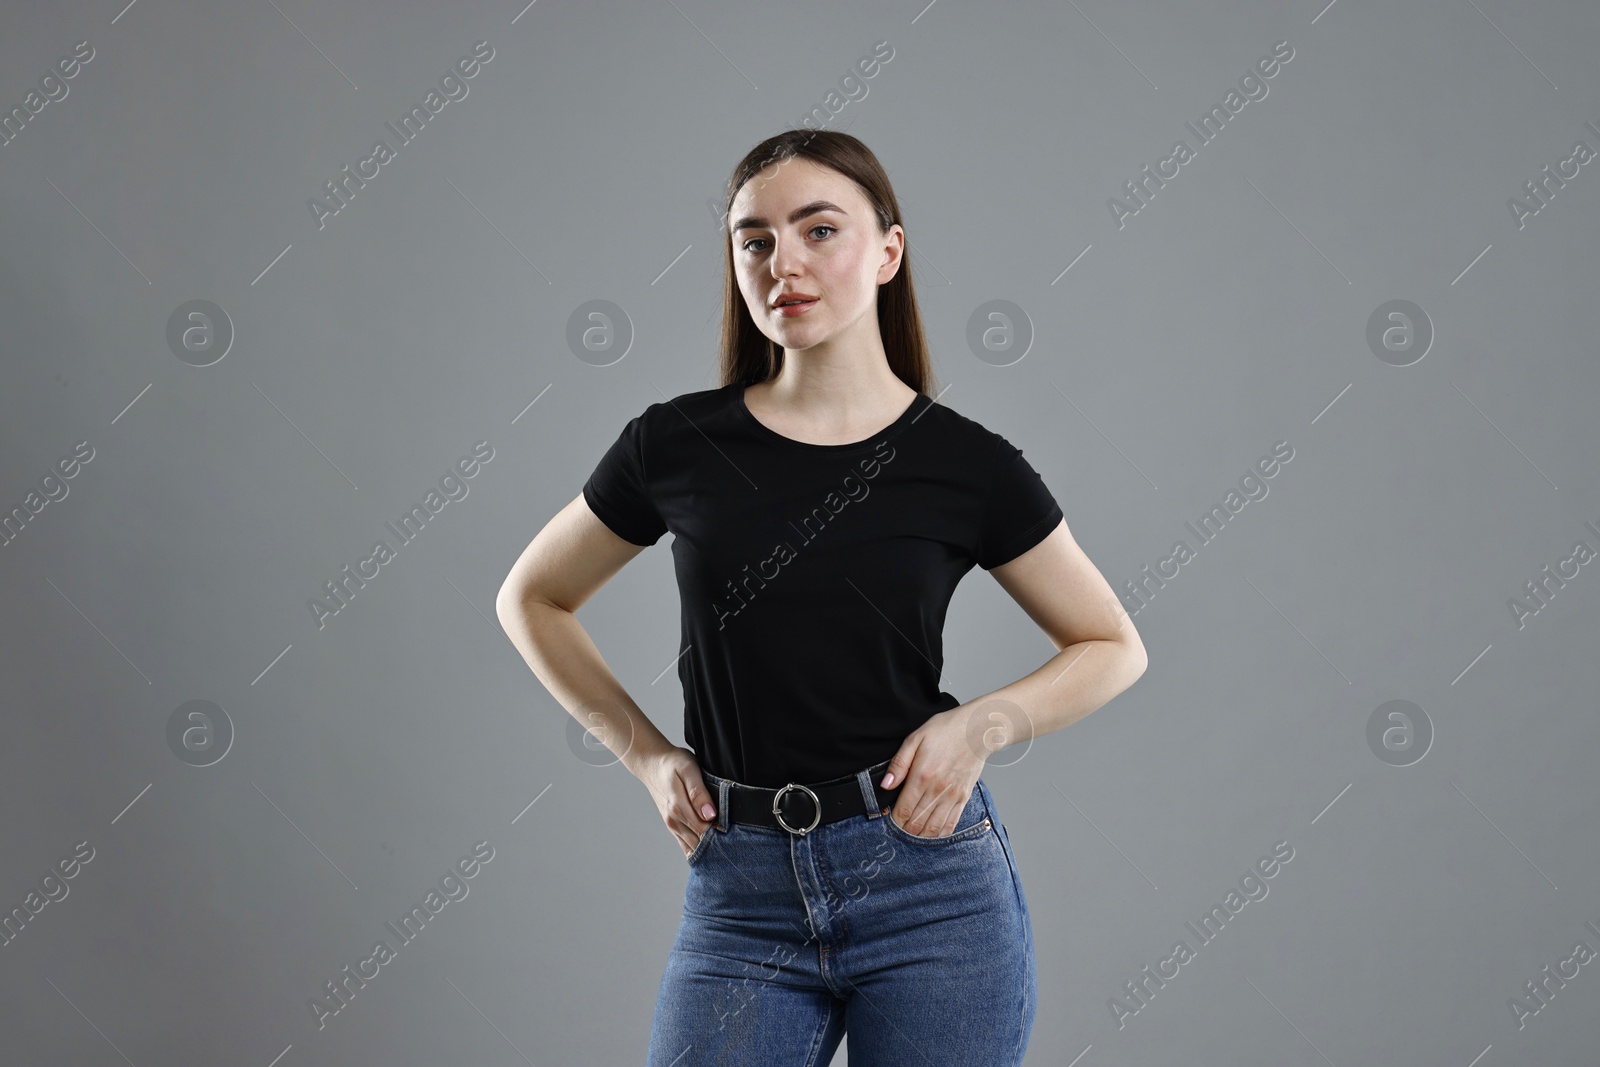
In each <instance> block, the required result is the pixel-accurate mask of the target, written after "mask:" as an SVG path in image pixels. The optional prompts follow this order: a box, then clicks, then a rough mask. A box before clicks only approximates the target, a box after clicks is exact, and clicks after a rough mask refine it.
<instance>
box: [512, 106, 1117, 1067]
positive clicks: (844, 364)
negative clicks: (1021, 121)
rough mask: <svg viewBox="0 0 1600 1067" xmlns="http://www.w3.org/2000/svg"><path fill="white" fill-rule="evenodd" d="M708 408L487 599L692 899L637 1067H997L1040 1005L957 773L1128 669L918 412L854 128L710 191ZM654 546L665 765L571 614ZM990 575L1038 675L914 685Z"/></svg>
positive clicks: (1022, 526) (1020, 483) (1058, 559)
mask: <svg viewBox="0 0 1600 1067" xmlns="http://www.w3.org/2000/svg"><path fill="white" fill-rule="evenodd" d="M726 206H727V215H726V221H727V226H728V229H727V235H728V239H727V241H726V243H725V244H724V266H725V269H726V284H725V286H724V298H723V309H724V313H723V328H722V365H721V372H722V373H721V378H722V381H723V383H724V384H723V385H722V386H721V387H720V388H716V389H706V390H701V391H698V392H691V393H685V394H682V395H680V396H677V397H674V398H673V399H672V400H670V401H668V402H665V403H657V404H651V405H650V406H649V407H648V408H647V409H646V410H645V411H644V412H643V414H641V415H639V416H637V417H635V418H634V419H632V420H631V421H629V422H628V423H627V425H626V426H625V427H624V428H623V430H622V433H621V435H620V436H619V437H618V438H617V440H616V442H615V444H613V445H612V446H611V448H610V450H609V451H607V452H606V454H605V456H604V457H603V458H602V459H601V461H600V463H599V465H598V466H597V467H596V468H595V469H594V472H593V474H592V475H591V476H590V478H589V479H588V481H587V482H586V483H585V484H584V486H583V491H582V492H581V493H580V494H579V495H578V496H577V497H576V498H574V499H573V501H572V502H571V503H570V504H568V505H567V506H566V508H564V509H563V510H562V511H561V512H560V513H559V514H558V515H556V516H555V518H553V519H552V520H551V521H550V523H549V524H548V525H547V526H546V527H545V528H544V529H543V530H542V531H540V533H539V535H538V536H537V537H536V538H534V540H533V542H532V543H531V544H530V545H529V546H528V548H527V550H526V551H524V552H523V554H522V556H521V558H520V559H518V561H517V563H516V565H515V566H514V567H513V568H512V571H511V574H510V575H509V576H508V577H507V579H506V582H505V585H504V587H503V588H502V589H501V591H500V596H499V599H498V602H497V608H498V612H499V616H500V619H501V622H502V624H503V625H504V626H505V628H506V631H507V633H508V634H509V635H510V637H511V639H512V641H513V642H514V643H515V644H516V646H517V648H518V649H519V650H520V651H521V652H522V654H523V656H524V657H525V658H526V659H527V661H528V664H529V666H530V667H531V668H532V669H533V671H534V673H535V674H536V675H537V676H538V678H539V680H540V681H541V682H542V683H543V684H544V685H545V686H546V687H547V688H549V690H550V691H551V693H552V695H553V696H554V697H555V698H556V699H557V700H558V701H559V702H560V703H561V704H562V706H563V707H565V708H567V709H568V710H569V711H571V712H572V714H574V715H575V716H578V717H579V721H581V722H584V725H585V726H587V727H589V728H590V729H592V730H593V731H594V732H595V734H596V736H598V737H600V738H601V740H603V741H604V742H605V743H606V744H607V745H608V746H609V747H611V748H612V750H613V751H614V752H616V753H617V755H618V757H619V758H620V760H621V761H622V762H623V763H624V765H626V766H627V768H628V769H629V770H630V771H631V772H632V773H633V774H634V775H635V776H636V777H638V778H639V780H640V781H641V782H643V783H644V785H645V787H646V788H647V789H648V790H649V792H650V794H651V796H652V797H653V798H654V800H655V804H656V808H657V810H658V811H659V812H660V814H661V819H662V822H663V824H664V825H665V827H666V829H667V831H668V832H669V833H671V834H672V835H673V837H674V838H675V839H676V840H677V841H678V843H679V846H680V847H681V848H682V849H683V850H684V853H685V856H686V857H687V863H688V887H687V891H686V895H685V900H684V907H683V920H682V924H681V925H680V927H679V930H678V934H677V940H676V943H675V944H674V946H673V949H672V952H671V955H670V956H669V957H668V960H667V964H666V969H665V973H664V974H663V976H662V980H661V986H660V992H659V995H658V1000H657V1004H656V1011H655V1019H654V1023H653V1026H652V1030H651V1035H650V1048H649V1054H648V1058H649V1064H650V1065H651V1067H667V1065H668V1064H671V1065H673V1067H694V1065H705V1064H713V1063H716V1064H723V1063H731V1064H748V1065H761V1067H767V1065H789V1064H792V1065H795V1067H800V1065H802V1064H803V1065H805V1067H813V1065H821V1064H826V1063H828V1062H829V1060H830V1059H831V1058H832V1056H833V1053H834V1051H835V1049H836V1048H837V1047H838V1044H839V1042H840V1040H841V1038H842V1037H843V1035H844V1034H845V1032H846V1031H848V1034H849V1049H850V1062H851V1067H887V1065H891V1064H896V1065H898V1064H917V1065H922V1067H933V1065H945V1064H949V1065H960V1067H974V1065H983V1067H999V1065H1014V1064H1020V1063H1021V1062H1022V1056H1023V1052H1024V1050H1025V1049H1026V1047H1027V1043H1028V1037H1029V1034H1030V1033H1031V1031H1032V1027H1033V1019H1034V1011H1035V999H1036V998H1035V990H1036V978H1035V968H1034V955H1033V939H1032V929H1031V926H1030V923H1029V918H1028V907H1027V902H1026V897H1025V896H1024V894H1023V891H1022V884H1021V880H1020V876H1019V874H1018V869H1017V863H1016V858H1015V855H1014V854H1013V852H1012V850H1011V842H1010V838H1009V837H1008V836H1007V834H1006V832H1005V827H1004V825H1003V824H1002V823H1001V821H1000V812H999V808H998V807H997V806H996V804H995V800H994V797H993V796H992V795H991V794H990V792H989V789H988V786H987V785H986V784H985V782H984V781H983V779H982V778H980V777H979V775H980V773H981V771H982V769H983V766H984V763H985V761H986V760H987V758H988V757H989V755H991V754H992V753H993V752H994V751H995V750H997V749H998V748H1000V747H1003V746H1005V745H1009V744H1012V743H1014V742H1018V741H1031V740H1032V738H1034V737H1037V736H1039V735H1042V734H1046V733H1049V732H1051V731H1053V730H1059V729H1061V728H1063V727H1065V726H1067V725H1070V724H1071V723H1073V722H1075V721H1077V720H1078V719H1080V718H1082V717H1083V716H1085V715H1087V714H1089V713H1090V712H1091V711H1093V710H1094V709H1096V708H1098V707H1100V706H1101V705H1103V704H1105V703H1106V702H1107V701H1109V700H1110V699H1111V698H1112V697H1114V696H1116V695H1117V694H1118V693H1120V692H1122V691H1123V690H1124V689H1126V688H1127V687H1128V686H1129V685H1131V684H1133V682H1134V681H1135V680H1136V679H1137V678H1138V677H1139V675H1140V674H1142V673H1143V671H1144V668H1145V653H1144V647H1143V645H1142V643H1141V642H1140V640H1139V636H1138V634H1137V633H1136V632H1135V631H1134V629H1133V626H1132V625H1131V624H1130V623H1129V621H1128V619H1127V618H1126V616H1125V615H1123V614H1122V613H1121V612H1120V609H1119V606H1118V602H1117V599H1116V597H1115V595H1114V594H1113V593H1112V590H1111V587H1110V586H1109V585H1108V584H1107V583H1106V580H1105V579H1104V578H1103V577H1102V576H1101V575H1100V572H1099V571H1098V570H1096V568H1095V567H1094V565H1093V564H1092V563H1091V562H1090V561H1089V560H1088V558H1087V557H1085V555H1084V554H1083V552H1082V551H1081V550H1080V549H1079V547H1078V545H1077V544H1076V542H1075V541H1074V540H1073V538H1072V535H1071V533H1070V532H1069V531H1068V529H1067V525H1066V523H1065V521H1064V520H1063V517H1062V512H1061V509H1060V507H1059V506H1058V505H1057V503H1056V501H1055V499H1054V497H1053V496H1052V495H1051V493H1050V491H1049V489H1047V488H1046V487H1045V484H1044V482H1043V480H1042V479H1041V478H1040V477H1039V475H1038V473H1037V472H1036V471H1035V470H1034V469H1033V467H1032V466H1031V465H1030V464H1029V463H1028V462H1027V460H1025V459H1024V458H1023V457H1022V453H1021V451H1020V450H1019V449H1017V448H1016V447H1014V446H1013V445H1011V444H1010V442H1008V441H1007V440H1006V439H1005V438H1004V437H1002V436H1001V435H999V434H997V433H994V432H993V431H990V430H988V429H986V428H985V427H983V426H982V425H980V424H979V423H977V422H975V421H973V420H971V419H968V418H966V417H965V416H962V415H960V414H957V413H956V412H955V411H952V410H950V409H949V408H946V407H944V406H942V405H940V404H937V403H935V402H934V401H933V400H932V399H931V398H930V395H929V390H930V386H931V374H930V369H929V357H928V351H927V346H926V342H925V340H924V335H923V330H922V322H921V318H920V316H919V314H918V310H917V303H916V296H915V293H914V291H913V289H912V285H911V271H910V265H909V264H908V263H907V262H905V260H904V254H905V232H904V229H903V227H902V226H901V224H900V217H901V216H900V208H899V204H898V203H897V202H896V199H895V195H894V191H893V189H892V188H891V187H890V184H889V180H888V177H887V175H886V174H885V173H884V170H883V168H882V166H881V165H880V164H879V162H878V160H877V158H876V157H875V156H874V155H873V154H872V152H871V151H870V150H869V149H868V148H867V147H866V146H865V145H864V144H862V143H861V142H860V141H859V140H857V139H856V138H854V137H851V136H849V135H848V134H843V133H837V132H832V131H814V130H793V131H789V132H786V133H783V134H780V135H778V136H776V137H772V138H769V139H768V140H766V141H763V142H762V143H761V144H759V145H757V146H756V147H755V148H754V149H752V150H751V151H750V153H749V154H748V155H746V157H745V158H744V159H743V160H741V161H740V163H739V165H738V167H736V168H735V169H734V172H733V176H732V180H731V181H730V182H729V184H728V199H727V204H726ZM668 531H670V532H671V533H672V534H673V535H674V538H673V542H672V554H673V558H674V562H675V564H676V571H677V579H678V586H679V592H680V596H681V598H682V629H683V647H684V651H683V653H682V655H681V657H680V658H679V661H678V676H679V679H680V680H681V682H682V685H683V693H684V699H685V705H686V706H685V709H684V735H685V739H686V740H687V742H688V746H689V747H687V748H680V747H677V746H675V745H673V744H672V743H671V742H670V741H668V740H667V739H666V738H665V736H663V735H662V733H661V732H660V731H659V730H658V729H656V728H655V727H654V725H652V724H651V722H650V720H649V719H648V718H647V717H646V716H645V715H644V713H643V712H642V711H641V710H640V709H639V707H638V705H637V704H635V703H634V702H633V700H632V699H631V698H630V697H629V696H628V694H627V693H626V692H625V691H624V690H623V688H622V686H621V684H620V683H618V681H617V680H616V678H615V677H614V676H613V675H612V673H611V671H610V670H609V669H608V668H607V666H606V664H605V662H604V660H603V659H602V658H601V656H600V653H599V652H598V650H597V649H596V648H595V646H594V643H593V642H592V641H590V639H589V636H588V634H587V633H585V631H584V630H583V628H582V627H581V626H580V625H579V624H578V621H577V619H576V617H575V616H574V612H576V610H577V609H578V607H579V606H581V605H582V604H583V603H584V602H585V601H586V600H588V599H589V598H590V597H591V596H592V595H593V594H594V593H595V591H596V590H598V589H599V588H600V587H601V586H602V585H604V584H605V583H606V582H607V581H608V580H609V579H610V578H611V577H612V576H613V575H614V574H616V573H617V571H618V570H619V569H621V567H622V566H623V565H624V564H625V563H627V562H628V561H629V560H630V559H632V558H633V557H634V556H636V555H637V554H638V553H639V552H640V551H642V550H643V548H644V547H645V546H648V545H652V544H654V543H655V542H656V541H657V540H659V539H660V537H661V535H662V534H664V533H666V532H668ZM974 565H976V566H978V567H981V568H983V569H984V570H986V571H988V572H989V573H990V574H991V575H993V576H994V578H995V580H996V581H998V582H999V583H1000V585H1001V587H1002V588H1004V589H1005V590H1006V592H1007V593H1009V594H1010V595H1011V596H1012V597H1013V598H1014V599H1015V600H1016V601H1017V603H1018V604H1019V605H1020V606H1021V607H1022V609H1023V611H1025V612H1026V613H1027V614H1028V615H1029V616H1030V617H1031V618H1032V619H1033V620H1034V621H1035V622H1036V623H1038V625H1039V626H1040V628H1041V629H1043V630H1044V632H1045V634H1046V635H1047V636H1048V637H1049V638H1050V640H1051V641H1052V643H1053V644H1054V645H1055V646H1056V648H1057V649H1058V650H1059V651H1058V652H1057V654H1056V655H1055V656H1054V657H1053V658H1051V659H1050V660H1049V661H1047V662H1046V663H1045V664H1044V665H1043V666H1041V667H1040V668H1039V669H1038V670H1036V671H1034V672H1033V673H1031V674H1029V675H1028V676H1027V677H1025V678H1022V679H1019V680H1018V681H1015V682H1013V683H1011V684H1010V685H1007V686H1004V687H1002V688H1000V689H997V690H995V691H994V692H992V693H988V694H986V695H984V696H981V697H978V698H976V699H974V700H972V701H969V702H966V703H962V702H961V701H960V700H959V699H958V698H956V697H955V696H953V695H951V694H949V693H945V692H942V691H941V690H940V689H939V678H940V673H941V668H942V664H943V659H944V655H943V647H942V639H941V632H942V630H943V626H944V618H945V610H946V608H947V606H948V605H949V602H950V598H951V595H952V594H953V593H954V591H955V587H956V584H957V582H959V581H960V579H961V577H962V576H963V575H964V574H965V573H966V572H967V571H969V570H971V569H972V567H973V566H974Z"/></svg>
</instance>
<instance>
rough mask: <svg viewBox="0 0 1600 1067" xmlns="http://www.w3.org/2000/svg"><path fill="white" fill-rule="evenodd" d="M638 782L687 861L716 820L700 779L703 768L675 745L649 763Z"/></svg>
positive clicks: (702, 781)
mask: <svg viewBox="0 0 1600 1067" xmlns="http://www.w3.org/2000/svg"><path fill="white" fill-rule="evenodd" d="M639 780H640V781H641V782H643V783H644V787H645V788H646V789H648V790H650V796H651V797H652V798H653V799H654V800H655V802H656V809H657V810H658V811H660V812H661V821H662V822H663V823H665V824H666V826H667V830H668V831H669V832H670V833H671V834H672V836H673V837H674V838H676V839H677V841H678V847H679V848H681V849H683V854H684V856H685V857H686V858H687V857H688V855H689V854H690V853H691V852H693V851H694V849H695V846H696V845H698V844H699V843H700V837H701V835H703V834H704V833H705V832H706V830H707V829H708V828H709V827H710V826H711V823H712V822H713V821H714V820H715V819H716V817H717V812H716V807H717V806H716V803H715V802H714V801H713V800H712V799H711V794H710V792H709V791H707V789H706V784H705V781H704V780H703V779H702V778H701V777H700V764H699V763H698V762H697V761H696V760H695V757H694V753H693V752H690V751H689V750H688V749H686V748H681V747H679V746H677V745H674V746H672V747H671V748H669V749H667V750H666V751H665V752H663V753H662V754H661V755H659V756H657V757H655V758H654V759H651V760H649V761H648V762H646V763H645V764H644V765H643V766H642V767H641V769H640V773H639ZM702 808H703V809H704V812H703V811H702V810H701V809H702ZM705 812H709V813H710V814H705Z"/></svg>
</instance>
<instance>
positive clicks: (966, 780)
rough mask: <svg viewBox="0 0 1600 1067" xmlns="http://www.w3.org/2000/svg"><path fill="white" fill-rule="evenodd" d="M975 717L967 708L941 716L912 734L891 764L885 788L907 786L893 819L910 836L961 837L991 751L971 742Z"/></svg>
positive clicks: (896, 800) (940, 714) (891, 813)
mask: <svg viewBox="0 0 1600 1067" xmlns="http://www.w3.org/2000/svg"><path fill="white" fill-rule="evenodd" d="M971 712H972V709H971V708H970V707H968V706H967V705H965V704H963V705H961V706H959V707H954V708H951V709H950V710H949V711H941V712H939V713H938V714H937V715H934V716H933V717H932V718H930V719H929V720H928V721H927V722H925V723H923V724H922V725H921V726H919V727H917V728H916V729H915V730H913V731H912V732H911V733H910V734H909V735H907V737H906V739H905V740H904V741H902V742H901V743H900V751H898V752H896V753H895V754H894V758H893V759H891V760H890V761H889V769H888V770H887V771H885V772H884V776H883V778H882V779H881V780H880V783H879V784H881V785H882V786H883V787H884V788H885V789H890V788H893V787H894V785H895V784H896V783H898V782H904V783H905V785H904V786H903V787H902V788H901V790H900V795H899V796H897V797H896V798H895V801H894V807H893V808H892V809H891V810H890V813H889V817H890V818H891V819H894V820H895V825H896V826H898V827H900V828H901V829H902V830H904V831H906V832H907V833H909V834H913V835H915V836H917V837H947V836H949V835H950V834H952V833H954V832H955V829H956V821H957V820H958V819H960V818H961V812H962V809H964V808H965V807H966V806H967V801H968V800H970V799H971V798H972V788H973V786H974V785H976V784H977V782H978V777H979V775H981V774H982V773H983V765H984V762H985V761H986V760H987V759H988V758H989V753H988V751H987V750H985V749H983V748H981V747H980V746H976V745H974V744H972V743H971V742H970V740H969V738H968V734H969V730H968V725H967V720H968V717H969V716H970V714H971ZM975 749H976V751H975ZM896 814H899V815H900V818H898V819H895V815H896Z"/></svg>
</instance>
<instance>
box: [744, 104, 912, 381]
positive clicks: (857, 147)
mask: <svg viewBox="0 0 1600 1067" xmlns="http://www.w3.org/2000/svg"><path fill="white" fill-rule="evenodd" d="M796 156H800V157H803V158H805V159H809V160H811V161H812V162H814V163H819V164H821V165H823V166H825V167H831V168H833V169H834V170H836V171H838V172H839V173H840V174H843V175H844V176H845V177H846V178H849V179H850V180H852V181H854V182H855V183H856V185H857V186H858V187H859V188H860V189H861V192H862V193H863V194H864V195H865V196H866V198H867V202H868V203H869V204H871V205H872V209H873V215H874V216H875V217H876V219H877V223H878V232H879V233H884V234H886V233H888V232H889V227H891V226H893V225H895V224H896V223H899V224H900V225H901V226H902V227H903V226H905V223H904V222H903V221H902V220H901V217H900V202H899V201H898V200H896V199H895V195H894V187H893V186H892V185H890V184H889V175H888V174H887V173H885V171H884V169H883V164H881V163H879V162H878V157H877V156H875V155H873V154H872V149H870V148H868V147H867V146H866V145H865V144H862V143H861V141H860V140H858V139H857V138H855V137H852V136H851V135H850V134H848V133H841V132H839V131H837V130H812V129H793V130H785V131H784V132H783V133H780V134H777V135H776V136H773V137H768V138H767V139H766V140H765V141H762V142H761V143H760V144H758V145H756V146H755V147H754V148H752V149H750V151H749V152H748V153H747V154H746V155H745V157H744V158H743V159H741V160H740V161H739V165H738V166H736V167H734V168H733V175H732V177H730V178H729V179H728V195H727V199H726V200H725V201H724V202H723V205H722V223H723V234H722V236H723V241H722V268H723V286H722V368H721V374H722V384H723V385H724V386H728V385H732V384H734V383H735V382H738V383H740V384H742V385H754V384H756V383H757V382H764V381H767V380H769V379H771V378H775V377H777V375H778V372H779V371H780V370H782V369H783V347H782V346H781V345H775V344H773V343H772V341H771V340H770V339H769V338H768V337H767V336H766V334H764V333H762V332H761V331H760V330H759V329H757V328H756V324H755V321H754V320H753V319H751V317H750V309H749V308H748V307H746V306H745V302H744V296H743V294H741V293H740V292H739V283H738V280H737V278H736V277H735V275H734V267H733V236H732V235H731V234H730V233H728V231H727V225H728V222H729V213H730V212H731V211H732V210H733V198H734V197H735V196H737V195H738V194H739V190H740V189H742V188H744V185H745V183H746V182H748V181H749V180H750V179H751V178H753V177H755V176H756V175H757V174H759V173H761V171H763V170H765V169H766V168H767V167H769V166H771V165H772V164H774V163H779V162H788V161H789V160H790V159H792V158H794V157H796ZM910 252H911V249H910V242H909V240H908V241H907V244H906V250H905V254H904V256H903V257H902V259H901V262H900V269H899V270H897V271H896V272H895V275H894V277H893V278H891V279H889V280H888V281H887V282H884V283H883V284H882V285H880V286H878V332H879V334H880V335H881V336H882V337H883V350H884V354H885V355H886V356H887V357H888V359H889V369H890V370H892V371H893V372H894V374H895V377H897V378H899V379H900V380H901V381H902V382H905V383H906V384H907V385H909V386H911V388H913V389H915V390H916V391H917V392H919V393H927V394H930V395H931V393H932V391H933V390H934V387H935V382H934V377H933V367H932V365H931V361H930V360H929V358H928V342H927V339H926V337H925V335H924V334H923V330H922V315H921V312H919V311H918V310H917V294H916V289H915V288H914V287H913V286H912V283H911V255H910Z"/></svg>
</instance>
